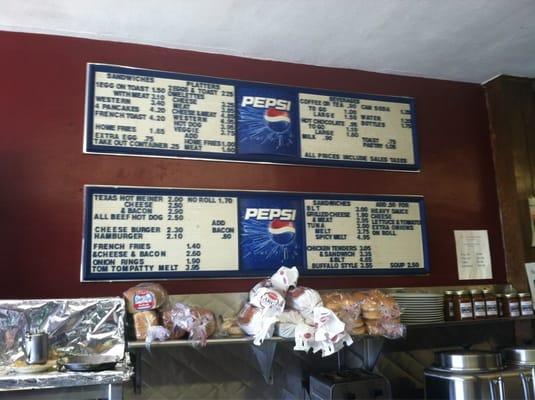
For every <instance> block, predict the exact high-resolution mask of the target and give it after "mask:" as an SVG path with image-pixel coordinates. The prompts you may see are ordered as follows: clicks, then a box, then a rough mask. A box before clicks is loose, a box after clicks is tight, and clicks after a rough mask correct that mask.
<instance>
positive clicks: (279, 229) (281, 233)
mask: <svg viewBox="0 0 535 400" xmlns="http://www.w3.org/2000/svg"><path fill="white" fill-rule="evenodd" d="M268 232H269V233H270V234H271V238H272V239H273V241H275V242H276V243H278V244H281V245H285V244H289V243H291V242H292V240H294V238H295V224H294V223H293V222H292V221H281V220H280V219H274V220H273V221H271V222H270V224H269V227H268Z"/></svg>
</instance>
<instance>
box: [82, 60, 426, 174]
mask: <svg viewBox="0 0 535 400" xmlns="http://www.w3.org/2000/svg"><path fill="white" fill-rule="evenodd" d="M87 85H88V86H87V99H86V104H87V110H86V137H85V143H84V147H85V151H86V152H89V153H112V154H127V155H149V156H162V157H193V158H208V159H221V160H234V161H258V162H277V163H288V164H309V165H333V166H348V167H364V168H386V169H399V170H418V168H419V161H418V154H417V145H416V130H415V126H414V124H415V110H414V102H413V100H412V99H410V98H406V97H392V96H375V95H361V94H358V95H357V94H354V93H353V94H348V93H338V92H331V91H323V90H313V89H306V88H295V87H288V86H275V85H269V84H262V83H254V82H245V81H235V80H224V79H217V78H209V77H204V76H195V75H183V74H175V73H170V72H162V71H154V70H145V69H135V68H128V67H118V66H113V65H102V64H89V65H88V80H87Z"/></svg>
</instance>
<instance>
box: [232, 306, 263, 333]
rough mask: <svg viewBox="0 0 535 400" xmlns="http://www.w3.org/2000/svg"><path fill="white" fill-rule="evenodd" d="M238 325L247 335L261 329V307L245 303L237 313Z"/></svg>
mask: <svg viewBox="0 0 535 400" xmlns="http://www.w3.org/2000/svg"><path fill="white" fill-rule="evenodd" d="M237 321H238V325H239V326H240V328H241V329H242V330H243V331H244V332H245V333H246V334H247V335H249V336H254V335H256V333H257V332H259V331H260V330H261V329H262V309H260V308H258V307H255V306H253V305H252V304H250V303H246V304H245V305H244V306H243V307H242V309H241V310H240V312H239V313H238V318H237Z"/></svg>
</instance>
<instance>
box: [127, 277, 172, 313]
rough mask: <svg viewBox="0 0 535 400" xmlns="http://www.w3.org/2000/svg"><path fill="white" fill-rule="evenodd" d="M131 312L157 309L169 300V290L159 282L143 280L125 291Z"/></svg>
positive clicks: (128, 308)
mask: <svg viewBox="0 0 535 400" xmlns="http://www.w3.org/2000/svg"><path fill="white" fill-rule="evenodd" d="M123 296H124V298H125V299H126V307H127V310H128V312H129V313H131V314H134V313H136V312H139V311H148V310H155V309H157V308H159V307H161V306H163V305H164V304H165V303H166V302H167V298H168V296H167V291H166V290H165V289H164V287H163V286H162V285H160V284H159V283H152V282H143V283H140V284H139V285H136V286H133V287H131V288H130V289H128V290H127V291H125V292H124V293H123Z"/></svg>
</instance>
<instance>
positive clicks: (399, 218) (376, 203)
mask: <svg viewBox="0 0 535 400" xmlns="http://www.w3.org/2000/svg"><path fill="white" fill-rule="evenodd" d="M425 229H426V228H425V218H424V207H423V199H422V198H421V197H418V196H372V195H334V194H332V195H324V194H312V193H285V192H256V191H226V190H225V191H220V190H195V189H167V188H165V189H164V188H145V187H111V186H86V187H85V221H84V244H83V262H82V276H83V279H84V280H87V281H91V280H107V281H108V280H131V279H173V278H182V277H184V278H190V277H222V276H234V277H243V276H265V275H269V274H272V273H273V272H274V271H276V270H277V269H278V268H279V267H280V266H281V265H285V266H294V265H295V266H297V267H298V268H299V270H300V272H301V274H303V275H325V274H328V275H358V274H379V275H380V274H385V275H402V274H422V273H427V272H428V271H429V265H428V256H427V245H426V234H425Z"/></svg>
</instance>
